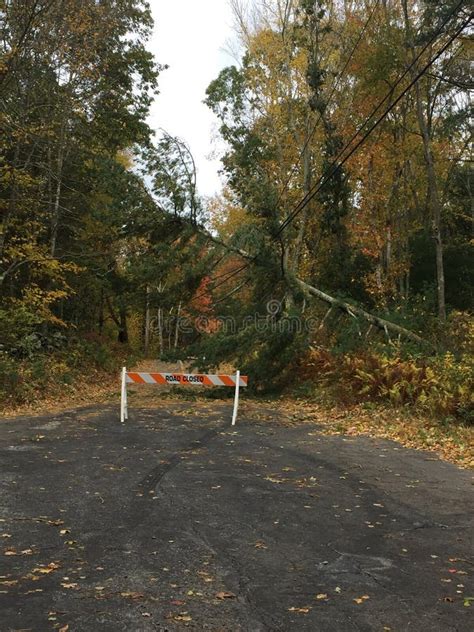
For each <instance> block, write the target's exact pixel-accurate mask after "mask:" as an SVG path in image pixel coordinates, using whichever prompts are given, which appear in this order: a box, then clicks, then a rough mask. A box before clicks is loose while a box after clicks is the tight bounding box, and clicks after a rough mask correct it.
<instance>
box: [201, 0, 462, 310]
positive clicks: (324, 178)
mask: <svg viewBox="0 0 474 632" xmlns="http://www.w3.org/2000/svg"><path fill="white" fill-rule="evenodd" d="M462 5H463V0H461V2H460V3H459V4H458V5H457V6H456V8H455V9H454V10H453V11H451V12H450V14H449V15H448V16H447V17H446V18H445V20H444V21H443V23H442V24H441V25H440V27H438V29H437V31H436V32H435V34H434V35H433V37H432V38H431V39H430V41H429V42H428V43H427V44H426V45H425V46H424V47H423V49H422V50H421V51H420V53H419V54H418V55H417V57H416V58H415V59H414V60H413V61H412V63H411V64H410V65H409V66H408V68H407V69H406V70H405V71H404V73H403V74H402V75H401V76H400V77H399V79H398V80H397V82H396V83H395V85H394V86H393V87H392V89H391V90H390V91H389V92H388V93H387V94H386V95H385V97H384V98H383V99H382V101H381V102H380V103H379V104H378V105H377V106H376V107H375V108H374V109H373V111H372V113H371V114H370V116H369V117H368V118H367V119H366V121H365V122H364V123H363V125H362V126H361V127H360V128H359V129H358V130H357V132H356V133H355V134H354V135H353V137H352V138H351V139H350V141H349V142H348V143H347V144H346V145H345V147H344V148H343V149H342V150H341V152H339V154H338V156H337V157H336V159H335V160H334V161H333V162H332V163H331V165H330V171H329V173H327V174H326V175H325V176H322V177H321V178H320V179H319V180H318V182H317V183H316V184H315V185H314V186H313V187H312V188H311V190H310V191H309V192H308V193H307V194H306V195H305V196H304V197H303V199H302V200H301V201H300V202H299V203H298V204H297V206H296V207H295V209H294V210H293V211H292V213H291V214H290V215H289V216H288V217H287V218H286V220H285V221H284V222H283V223H282V225H281V226H280V228H279V230H278V232H277V233H276V235H275V236H274V237H273V238H274V239H276V238H277V237H278V236H279V235H280V234H281V233H282V232H283V231H284V230H285V228H286V227H287V226H288V225H289V224H290V223H291V222H293V220H294V219H295V218H296V217H297V215H298V214H299V213H300V212H301V211H302V210H303V209H304V208H305V206H306V205H307V204H308V203H309V202H310V201H311V200H312V199H313V198H314V196H315V195H316V194H317V193H318V192H319V191H320V190H321V188H322V187H323V186H324V185H325V184H326V182H327V181H328V180H329V179H330V178H331V177H332V176H333V175H334V174H335V173H336V172H337V170H338V169H340V168H341V167H342V166H343V165H344V164H345V163H346V162H347V160H349V158H350V157H351V156H352V155H353V154H354V153H355V152H356V151H357V150H358V149H359V147H361V145H362V144H363V143H364V142H365V141H366V139H367V138H368V137H369V136H370V134H371V133H372V132H373V131H374V130H375V129H376V128H377V127H378V126H379V125H380V123H381V122H382V121H383V120H384V119H385V118H386V117H387V116H388V114H389V113H390V112H391V111H392V110H393V108H394V107H395V106H396V105H398V103H399V102H400V101H401V100H402V99H403V97H404V96H405V95H406V94H407V93H408V92H409V90H411V88H412V87H413V86H414V85H415V83H416V82H417V81H418V80H419V79H420V78H421V77H422V76H423V74H425V73H426V72H427V70H428V69H429V68H430V67H431V66H432V65H433V63H434V62H435V61H436V60H437V59H438V58H439V57H440V56H441V55H442V54H443V53H444V52H445V51H446V50H447V49H448V48H449V46H450V45H451V44H452V43H453V41H454V40H455V39H456V38H457V37H458V36H459V35H460V34H461V33H462V31H463V30H464V29H465V28H466V27H467V26H468V25H469V23H470V22H471V20H472V17H473V14H471V15H470V16H469V17H468V18H467V19H466V20H465V21H464V22H463V23H462V24H461V26H460V27H459V28H458V29H457V31H456V32H455V33H454V34H453V35H452V36H450V38H449V39H448V41H447V42H446V43H445V44H444V45H443V46H442V47H441V48H440V49H439V50H438V52H437V53H436V54H435V55H434V56H433V57H432V58H431V59H430V60H429V61H428V62H427V63H426V64H425V65H424V66H423V68H422V69H421V70H420V71H419V72H418V73H417V75H416V76H414V77H413V79H412V80H411V81H410V83H409V84H408V85H407V86H406V88H405V89H404V90H403V91H402V92H401V93H400V95H399V96H398V97H397V98H396V99H395V101H393V102H392V103H391V104H390V106H389V107H388V108H387V109H386V110H385V112H384V113H383V114H382V115H381V116H380V117H379V118H378V119H377V120H376V121H375V122H374V123H373V124H372V126H371V127H370V128H369V129H368V130H367V131H366V132H365V134H364V135H363V136H362V138H361V139H360V140H359V141H358V142H357V143H356V144H355V145H354V147H353V148H352V149H351V150H350V152H349V153H348V154H347V155H346V156H345V157H344V159H343V160H342V161H341V162H340V163H339V164H337V160H338V159H339V157H340V156H342V155H343V154H344V152H345V151H346V150H347V149H348V147H350V144H351V143H352V141H353V140H354V139H355V138H357V136H358V135H359V134H360V132H361V131H362V129H363V128H364V127H365V126H366V125H367V124H368V123H369V122H370V121H371V120H372V119H373V117H374V115H375V114H376V112H377V111H378V110H379V109H380V107H381V106H382V105H383V104H384V103H385V101H386V100H387V99H388V97H389V96H390V94H392V92H393V90H394V89H395V88H396V87H397V86H398V85H399V84H400V82H401V81H402V80H403V79H404V77H405V76H406V75H407V73H409V72H410V70H411V69H412V68H413V67H414V66H415V65H416V63H417V62H418V60H419V59H420V57H421V56H422V55H423V53H424V52H425V51H426V49H427V48H428V47H429V46H430V45H431V44H432V43H433V42H434V41H435V40H436V38H437V37H438V36H439V35H440V34H441V32H442V29H443V28H444V27H445V25H446V24H447V22H448V21H449V20H450V19H451V17H452V16H453V15H455V14H456V13H457V12H458V10H459V8H460V7H461V6H462ZM257 257H258V253H257V254H256V255H254V256H253V257H251V258H250V259H249V260H248V261H247V262H246V263H245V264H244V265H243V266H241V267H240V268H238V269H236V270H234V271H233V272H232V273H230V274H229V275H227V276H226V275H222V276H226V278H225V279H224V280H223V281H222V282H221V283H218V284H217V285H216V286H214V288H212V289H213V290H215V289H217V288H218V287H220V286H221V285H223V284H224V283H226V282H227V281H228V280H229V279H230V278H232V277H233V276H235V275H236V274H238V273H239V272H241V271H243V270H244V269H246V268H247V267H249V266H250V265H251V263H253V262H254V261H255V260H256V259H257ZM218 278H219V277H218ZM205 293H206V294H207V293H208V292H207V291H206V292H205ZM198 297H199V295H198ZM198 297H196V298H198Z"/></svg>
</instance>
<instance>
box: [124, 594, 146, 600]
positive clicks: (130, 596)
mask: <svg viewBox="0 0 474 632" xmlns="http://www.w3.org/2000/svg"><path fill="white" fill-rule="evenodd" d="M120 596H121V597H123V598H124V599H131V600H133V601H136V600H139V599H144V597H145V595H144V594H143V593H140V592H121V593H120Z"/></svg>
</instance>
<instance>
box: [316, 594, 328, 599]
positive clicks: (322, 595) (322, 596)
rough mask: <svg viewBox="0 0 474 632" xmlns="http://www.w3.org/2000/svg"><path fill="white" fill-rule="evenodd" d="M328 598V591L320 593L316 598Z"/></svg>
mask: <svg viewBox="0 0 474 632" xmlns="http://www.w3.org/2000/svg"><path fill="white" fill-rule="evenodd" d="M327 598H328V596H327V595H326V593H319V594H318V595H316V597H315V599H327Z"/></svg>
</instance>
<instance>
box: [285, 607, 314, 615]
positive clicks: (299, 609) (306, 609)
mask: <svg viewBox="0 0 474 632" xmlns="http://www.w3.org/2000/svg"><path fill="white" fill-rule="evenodd" d="M310 610H311V608H295V606H292V607H291V608H288V612H296V613H297V614H308V612H309V611H310Z"/></svg>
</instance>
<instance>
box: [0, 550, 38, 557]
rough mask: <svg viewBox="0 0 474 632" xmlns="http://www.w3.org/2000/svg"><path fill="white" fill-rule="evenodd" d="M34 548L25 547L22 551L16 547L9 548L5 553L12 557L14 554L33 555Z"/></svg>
mask: <svg viewBox="0 0 474 632" xmlns="http://www.w3.org/2000/svg"><path fill="white" fill-rule="evenodd" d="M33 553H34V551H33V549H23V550H22V551H17V550H16V549H7V550H6V551H5V552H4V553H3V554H4V555H6V556H8V557H11V556H13V555H33Z"/></svg>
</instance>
